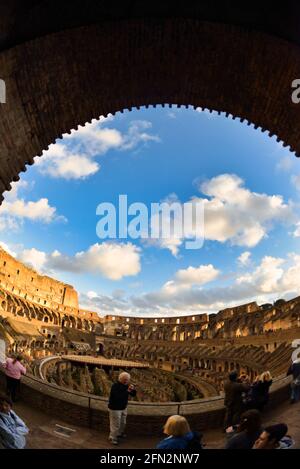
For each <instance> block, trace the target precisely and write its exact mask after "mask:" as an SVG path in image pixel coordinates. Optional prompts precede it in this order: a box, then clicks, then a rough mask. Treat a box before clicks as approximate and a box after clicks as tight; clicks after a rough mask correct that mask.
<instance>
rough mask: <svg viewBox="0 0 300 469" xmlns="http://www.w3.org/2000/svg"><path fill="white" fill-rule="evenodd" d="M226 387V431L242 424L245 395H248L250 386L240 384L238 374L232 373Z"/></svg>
mask: <svg viewBox="0 0 300 469" xmlns="http://www.w3.org/2000/svg"><path fill="white" fill-rule="evenodd" d="M228 378H229V379H228V381H227V382H226V383H225V385H224V391H225V399H224V405H225V407H226V413H225V420H224V429H226V428H228V427H231V426H232V425H237V424H239V423H240V416H241V414H242V413H243V411H244V408H245V406H244V403H243V394H244V393H247V392H248V391H249V389H250V385H249V384H246V383H239V382H238V380H237V379H238V374H237V372H236V371H232V372H231V373H230V374H229V377H228Z"/></svg>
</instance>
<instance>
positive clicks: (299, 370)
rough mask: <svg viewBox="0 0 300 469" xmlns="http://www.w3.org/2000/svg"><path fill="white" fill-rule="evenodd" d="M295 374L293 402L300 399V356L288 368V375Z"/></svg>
mask: <svg viewBox="0 0 300 469" xmlns="http://www.w3.org/2000/svg"><path fill="white" fill-rule="evenodd" d="M289 375H293V381H292V383H291V404H294V403H295V402H297V401H299V399H300V358H297V359H296V360H294V361H293V363H292V364H291V366H290V367H289V369H288V372H287V376H289Z"/></svg>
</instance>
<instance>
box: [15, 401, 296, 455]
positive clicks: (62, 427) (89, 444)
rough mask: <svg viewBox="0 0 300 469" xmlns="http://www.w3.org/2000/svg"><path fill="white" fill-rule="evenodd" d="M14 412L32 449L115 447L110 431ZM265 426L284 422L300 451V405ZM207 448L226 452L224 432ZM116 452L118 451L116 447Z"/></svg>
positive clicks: (143, 442) (133, 442) (143, 441)
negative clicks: (25, 429) (24, 428)
mask: <svg viewBox="0 0 300 469" xmlns="http://www.w3.org/2000/svg"><path fill="white" fill-rule="evenodd" d="M14 409H15V411H16V412H17V414H18V415H20V417H21V418H23V419H24V421H25V422H26V423H27V425H28V426H29V428H30V433H29V436H28V439H27V443H28V444H27V448H31V449H54V448H57V449H107V448H112V447H113V446H112V445H111V444H110V443H109V442H108V440H107V436H108V434H107V429H99V430H100V431H96V430H90V429H88V428H85V427H78V426H75V425H70V424H68V423H65V422H63V421H61V420H59V419H57V418H52V417H51V416H49V415H48V414H44V413H42V412H41V411H39V410H36V409H33V408H31V407H28V406H25V405H24V404H23V403H22V402H19V403H17V404H15V406H14ZM264 421H265V423H267V424H273V423H281V422H285V423H286V424H287V425H288V427H289V433H290V435H291V436H292V437H293V438H294V440H295V443H296V445H295V447H296V448H300V402H299V403H297V404H294V405H290V404H289V403H285V404H283V405H282V406H280V407H279V408H278V409H276V410H274V411H272V413H270V414H267V415H266V416H265V418H264ZM158 441H159V438H157V437H154V436H149V437H144V436H138V435H128V439H126V440H124V441H122V443H120V445H119V447H118V448H121V449H122V448H130V449H136V448H143V449H150V448H155V446H156V444H157V442H158ZM203 441H204V443H205V444H206V447H207V448H223V447H224V434H223V433H222V432H221V430H208V431H207V432H205V434H204V439H203ZM114 448H115V447H114Z"/></svg>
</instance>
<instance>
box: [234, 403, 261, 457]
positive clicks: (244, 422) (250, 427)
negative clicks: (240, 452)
mask: <svg viewBox="0 0 300 469" xmlns="http://www.w3.org/2000/svg"><path fill="white" fill-rule="evenodd" d="M229 428H230V429H232V430H234V428H233V427H229ZM261 432H262V426H261V414H260V412H259V411H258V410H256V409H251V410H247V411H246V412H244V413H243V414H242V415H241V423H240V425H238V426H237V428H236V429H235V431H233V432H232V433H233V434H232V435H231V437H230V439H229V441H228V442H227V443H226V446H225V449H251V448H252V447H253V445H254V443H255V441H256V440H257V439H258V437H259V435H260V434H261Z"/></svg>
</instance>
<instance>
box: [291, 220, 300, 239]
mask: <svg viewBox="0 0 300 469" xmlns="http://www.w3.org/2000/svg"><path fill="white" fill-rule="evenodd" d="M293 235H294V237H295V238H300V221H299V222H298V223H296V228H295V231H294V232H293Z"/></svg>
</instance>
